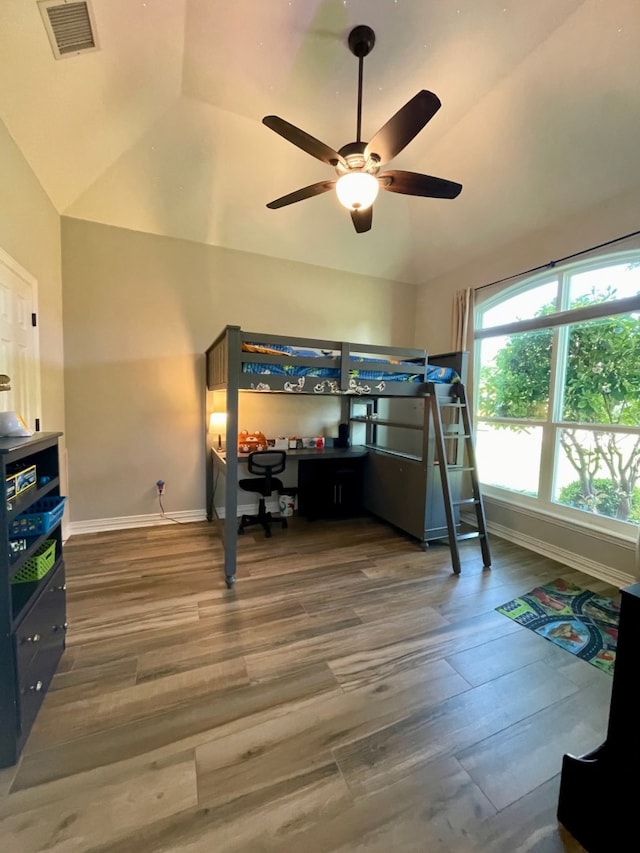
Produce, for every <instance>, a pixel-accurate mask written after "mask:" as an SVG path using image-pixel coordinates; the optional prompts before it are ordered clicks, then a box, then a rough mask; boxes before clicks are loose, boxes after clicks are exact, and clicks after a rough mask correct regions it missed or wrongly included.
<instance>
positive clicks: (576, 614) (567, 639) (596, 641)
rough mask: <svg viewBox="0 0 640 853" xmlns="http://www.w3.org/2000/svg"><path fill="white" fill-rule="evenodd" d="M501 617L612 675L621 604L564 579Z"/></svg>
mask: <svg viewBox="0 0 640 853" xmlns="http://www.w3.org/2000/svg"><path fill="white" fill-rule="evenodd" d="M496 610H497V611H498V613H502V614H503V615H504V616H508V617H509V619H513V620H514V621H515V622H518V623H519V624H520V625H524V627H525V628H530V629H531V630H532V631H535V632H536V634H540V636H541V637H544V638H545V639H547V640H550V641H551V642H552V643H555V644H556V645H557V646H560V647H561V648H563V649H565V650H566V651H568V652H571V654H573V655H576V657H579V658H582V660H586V661H588V662H589V663H591V664H593V666H597V667H598V668H599V669H602V670H604V672H608V673H609V674H610V675H613V669H614V666H615V662H616V646H617V643H618V622H619V619H620V603H619V600H616V599H613V598H606V597H603V596H601V595H599V594H598V593H597V592H592V591H591V590H590V589H584V588H583V587H579V586H575V585H574V584H572V583H567V582H566V581H563V580H562V579H560V578H558V580H555V581H551V583H548V584H545V585H544V586H539V587H536V589H532V590H531V592H528V593H526V595H521V596H520V597H519V598H514V599H513V601H508V602H507V603H506V604H502V605H501V606H500V607H496Z"/></svg>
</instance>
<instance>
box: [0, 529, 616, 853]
mask: <svg viewBox="0 0 640 853" xmlns="http://www.w3.org/2000/svg"><path fill="white" fill-rule="evenodd" d="M491 546H492V552H493V557H494V560H493V568H492V570H491V571H486V570H483V568H482V561H481V559H480V549H479V547H478V543H477V541H476V542H473V541H472V542H467V543H464V544H463V546H462V560H463V565H462V574H461V575H460V576H454V575H453V574H452V572H451V567H450V566H451V564H450V560H449V552H448V549H447V547H446V546H444V545H442V546H440V545H436V546H432V547H431V548H430V549H429V550H428V551H427V552H426V553H425V552H423V551H422V550H421V549H420V548H419V546H418V545H417V543H416V542H415V541H414V540H411V539H408V538H405V537H404V536H403V535H401V534H399V533H398V532H397V531H395V530H393V529H392V528H390V527H388V526H387V525H384V524H382V523H378V522H376V521H374V520H372V519H358V520H354V521H335V522H315V523H307V522H305V521H303V520H298V519H294V521H293V524H292V525H291V526H290V528H289V530H287V531H283V530H281V529H279V528H276V529H274V533H273V538H272V539H265V538H264V537H263V534H262V533H261V532H259V531H258V532H255V533H253V532H251V533H249V532H247V534H246V535H245V536H244V537H242V538H241V539H240V540H239V551H240V556H239V563H238V582H237V584H236V588H235V590H227V589H226V587H225V584H224V577H223V572H222V568H221V565H222V549H221V546H220V542H219V539H218V538H217V534H216V529H215V527H214V526H213V525H211V524H207V523H196V524H171V525H168V526H161V527H153V528H144V529H137V530H127V531H120V532H117V533H103V534H98V535H85V536H75V537H72V538H71V539H70V540H69V542H68V543H67V546H66V564H67V595H68V619H69V631H68V643H67V650H66V652H65V654H64V657H63V659H62V661H61V665H60V668H59V670H58V673H57V674H56V676H55V678H54V681H53V684H52V687H51V689H50V691H49V693H48V694H47V696H46V698H45V701H44V704H43V707H42V710H41V712H40V715H39V717H38V719H37V720H36V723H35V726H34V728H33V731H32V733H31V736H30V738H29V740H28V742H27V747H26V749H25V751H24V754H23V756H22V759H21V761H20V763H19V764H18V765H17V766H16V767H14V768H9V769H7V770H1V771H0V806H1V812H0V818H1V819H0V848H1V849H2V850H3V851H7V853H9V851H10V853H31V851H45V850H46V851H54V853H67V851H73V852H74V853H76V851H81V853H97V851H110V852H112V853H115V852H116V851H117V853H125V851H126V853H129V851H131V853H156V852H157V853H159V851H167V853H168V851H171V853H178V851H179V853H200V851H202V853H253V851H286V853H298V851H301V853H330V851H340V853H353V851H374V853H390V852H391V851H394V853H395V851H401V853H411V851H416V852H417V853H418V852H419V853H471V851H474V853H476V852H477V851H482V853H487V851H490V853H517V851H537V853H546V851H576V850H581V849H582V848H581V847H580V846H579V845H578V844H577V843H576V842H575V841H574V840H573V839H572V838H571V836H569V835H568V833H566V832H565V831H564V829H563V828H562V827H560V826H559V825H558V823H557V821H556V817H555V812H556V805H557V795H558V785H559V771H560V766H561V760H562V756H563V754H564V753H565V752H573V753H574V754H582V753H584V752H587V751H589V750H591V749H593V748H594V747H596V746H598V745H599V744H600V743H601V742H602V741H603V740H604V733H605V731H606V724H607V719H608V708H609V698H610V692H611V684H612V679H611V677H610V676H608V675H606V674H604V673H602V672H600V671H599V670H598V669H596V668H595V667H593V666H591V665H589V664H588V663H585V662H583V661H580V660H578V659H577V658H575V657H574V656H572V655H571V654H569V653H568V652H565V651H563V650H562V649H560V648H558V647H557V646H554V645H553V644H552V643H550V642H548V641H547V640H545V639H543V638H541V637H538V636H537V635H535V634H534V633H533V632H531V631H528V630H526V629H525V628H522V627H521V626H519V625H518V624H516V623H515V622H513V621H511V620H510V619H507V618H506V617H504V616H502V615H500V614H499V613H497V612H496V611H495V608H496V607H497V606H499V605H500V604H503V603H505V602H506V601H509V600H510V599H511V598H513V597H515V596H516V595H518V594H521V593H525V592H527V591H528V590H530V589H531V588H533V587H534V586H536V585H537V584H539V583H541V582H544V581H549V580H553V579H555V578H556V577H563V578H566V579H570V580H575V581H577V582H579V583H582V584H584V585H586V586H588V587H590V588H591V589H596V590H603V591H606V592H608V593H613V594H616V593H617V590H612V589H611V588H607V587H606V586H605V585H604V584H602V583H601V582H599V581H597V580H594V579H592V578H588V577H586V576H584V575H581V574H580V573H579V572H575V571H573V570H570V569H568V568H567V567H566V566H562V565H560V564H558V563H554V562H553V561H551V560H548V559H545V558H543V557H539V556H537V555H536V554H533V553H531V552H529V551H525V550H522V549H520V548H518V547H515V546H513V545H510V544H508V543H505V542H504V541H501V540H499V539H493V540H492V542H491Z"/></svg>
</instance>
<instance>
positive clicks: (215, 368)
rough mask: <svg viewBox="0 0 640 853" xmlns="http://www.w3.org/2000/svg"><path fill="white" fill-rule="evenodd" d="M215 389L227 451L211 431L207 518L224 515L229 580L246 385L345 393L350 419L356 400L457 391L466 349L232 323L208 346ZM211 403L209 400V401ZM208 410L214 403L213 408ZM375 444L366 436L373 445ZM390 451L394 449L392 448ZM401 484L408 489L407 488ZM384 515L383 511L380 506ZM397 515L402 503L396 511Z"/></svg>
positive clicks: (254, 389) (210, 385)
mask: <svg viewBox="0 0 640 853" xmlns="http://www.w3.org/2000/svg"><path fill="white" fill-rule="evenodd" d="M205 357H206V387H207V391H208V392H215V391H224V392H225V396H226V415H227V422H226V434H227V436H230V437H231V441H229V443H228V444H229V447H230V448H232V449H233V450H234V452H230V453H229V454H226V453H224V452H221V451H220V450H218V448H217V447H216V446H215V444H214V442H213V440H212V437H211V436H210V435H207V518H208V519H209V520H215V521H217V522H218V525H219V529H220V533H221V538H222V542H223V547H224V551H225V559H224V571H225V580H226V584H227V587H229V588H231V587H232V586H233V584H234V583H235V575H236V554H237V518H236V516H237V510H238V493H237V490H238V485H237V481H238V456H237V453H236V452H235V436H237V435H238V428H239V427H238V403H239V394H240V393H241V392H243V393H244V392H250V393H262V394H264V393H266V394H269V393H272V394H273V393H275V394H285V395H287V394H288V395H312V396H319V395H321V396H336V397H341V398H342V400H343V402H342V406H341V408H342V415H343V418H342V419H343V420H344V421H348V420H349V419H350V417H351V416H350V402H349V401H350V400H355V399H360V400H363V399H374V400H375V399H376V398H419V397H422V398H425V397H426V396H427V395H428V394H429V393H434V392H435V393H436V394H437V395H438V396H440V395H447V396H450V395H455V388H456V385H457V384H458V383H460V382H461V381H464V379H465V378H466V365H467V361H466V359H467V353H446V354H444V355H440V356H428V354H427V352H426V350H424V349H419V348H414V347H397V346H385V345H382V346H378V345H372V344H355V343H349V342H344V341H329V340H324V339H318V338H300V337H290V336H286V337H285V336H281V335H272V334H266V333H258V332H247V331H244V330H243V329H241V328H240V327H239V326H226V327H225V328H224V329H223V331H222V332H221V333H220V335H218V337H217V338H216V339H215V340H214V341H213V343H212V344H211V345H210V346H209V347H208V349H207V350H206V352H205ZM207 409H209V407H208V406H207ZM208 414H209V411H207V415H208ZM369 450H371V451H372V452H375V451H376V448H375V446H373V445H371V447H370V446H369V445H368V444H367V452H368V451H369ZM385 453H391V454H392V455H393V451H392V450H391V451H390V450H388V449H387V450H385ZM221 473H222V474H224V477H225V514H224V518H221V517H219V516H218V514H217V512H216V508H215V505H214V492H215V485H216V482H217V478H218V477H219V475H220V474H221ZM400 491H402V490H400ZM376 514H381V515H382V517H383V518H384V517H385V515H384V513H380V512H379V511H378V512H377V513H376ZM396 515H398V512H397V511H396V512H395V514H394V517H395V516H396Z"/></svg>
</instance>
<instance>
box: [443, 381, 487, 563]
mask: <svg viewBox="0 0 640 853" xmlns="http://www.w3.org/2000/svg"><path fill="white" fill-rule="evenodd" d="M429 385H430V388H429V408H430V411H431V417H432V421H433V427H434V438H435V451H436V452H435V464H436V465H437V466H438V468H439V469H440V479H441V481H442V495H443V498H444V511H445V516H446V520H447V532H448V538H449V548H450V550H451V562H452V565H453V571H454V572H455V574H457V575H459V574H460V552H459V550H458V542H460V541H462V540H464V539H479V540H480V547H481V549H482V559H483V564H484V567H485V568H490V567H491V553H490V551H489V540H488V537H487V523H486V519H485V514H484V504H483V502H482V493H481V492H480V481H479V480H478V466H477V462H476V451H475V446H474V442H473V428H472V426H471V417H470V415H469V407H468V405H467V397H466V393H465V388H464V385H463V384H462V383H461V382H460V383H457V384H455V385H453V386H452V393H451V395H450V396H446V397H445V396H438V394H437V393H436V388H435V387H434V385H433V383H429ZM443 409H445V410H447V411H448V412H450V413H451V414H449V415H448V417H447V419H446V430H445V424H443V419H442V414H443V411H442V410H443ZM450 460H451V461H450ZM451 474H456V475H457V479H459V480H460V481H462V480H463V479H464V480H466V479H467V478H468V481H469V483H470V484H471V496H470V497H462V496H461V495H458V497H456V498H454V495H453V489H452V483H451V476H450V475H451ZM465 475H467V476H466V477H465ZM456 492H458V493H459V492H460V487H458V488H457V489H456ZM463 506H473V508H474V510H475V514H476V527H477V529H476V530H473V531H471V532H469V533H462V532H459V530H458V524H457V523H456V510H457V509H458V508H459V507H463Z"/></svg>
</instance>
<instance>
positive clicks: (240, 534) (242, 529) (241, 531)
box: [238, 527, 244, 536]
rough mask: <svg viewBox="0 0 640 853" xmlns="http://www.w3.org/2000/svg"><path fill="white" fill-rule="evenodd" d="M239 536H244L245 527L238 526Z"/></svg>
mask: <svg viewBox="0 0 640 853" xmlns="http://www.w3.org/2000/svg"><path fill="white" fill-rule="evenodd" d="M238 536H244V527H239V528H238Z"/></svg>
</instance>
